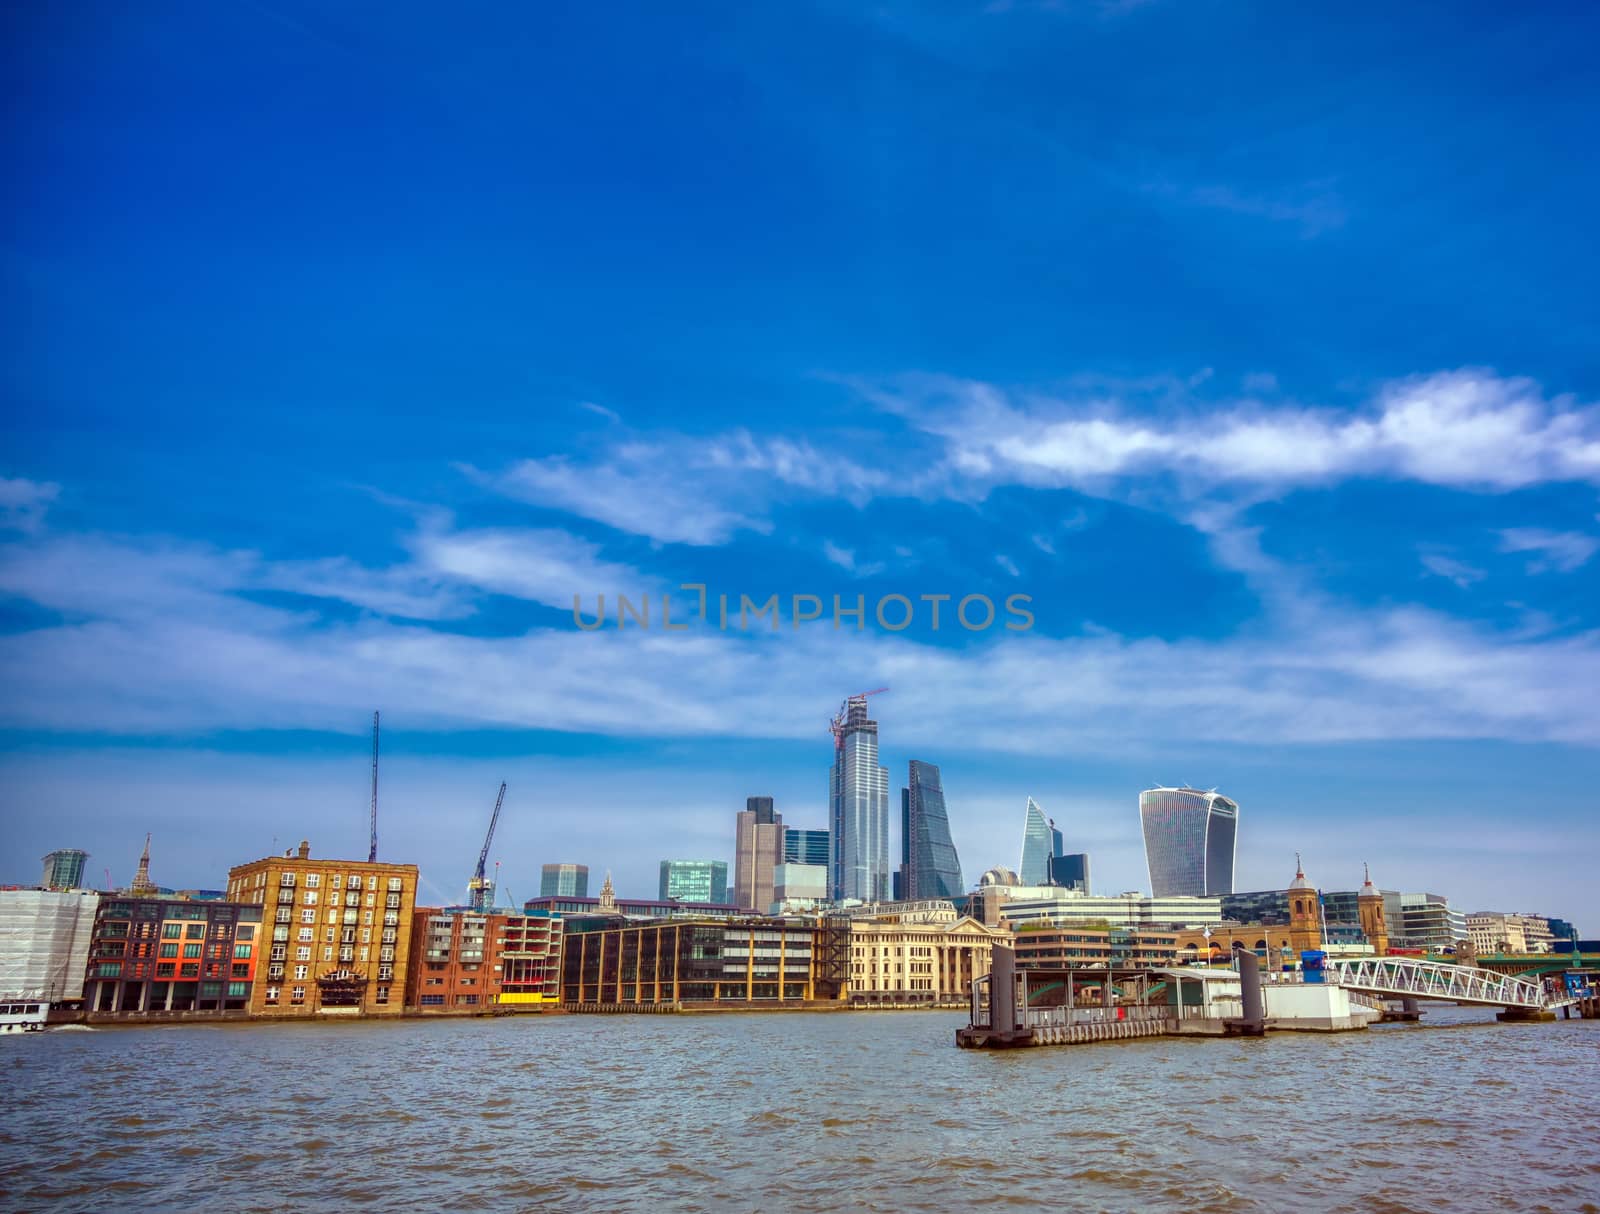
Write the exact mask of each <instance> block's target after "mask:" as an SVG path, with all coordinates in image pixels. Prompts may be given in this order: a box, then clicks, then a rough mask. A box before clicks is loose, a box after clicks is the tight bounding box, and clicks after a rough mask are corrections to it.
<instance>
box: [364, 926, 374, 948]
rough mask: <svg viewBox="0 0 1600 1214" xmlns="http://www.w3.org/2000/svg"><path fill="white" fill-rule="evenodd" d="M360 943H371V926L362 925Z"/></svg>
mask: <svg viewBox="0 0 1600 1214" xmlns="http://www.w3.org/2000/svg"><path fill="white" fill-rule="evenodd" d="M361 943H362V944H371V943H372V929H371V928H369V927H364V928H362V929H361Z"/></svg>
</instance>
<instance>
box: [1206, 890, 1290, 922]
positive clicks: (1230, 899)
mask: <svg viewBox="0 0 1600 1214" xmlns="http://www.w3.org/2000/svg"><path fill="white" fill-rule="evenodd" d="M1222 918H1223V919H1224V920H1225V921H1227V922H1231V923H1264V924H1267V925H1269V926H1271V925H1287V924H1288V922H1289V891H1288V890H1286V889H1258V890H1249V891H1247V892H1245V893H1241V894H1224V895H1223V897H1222Z"/></svg>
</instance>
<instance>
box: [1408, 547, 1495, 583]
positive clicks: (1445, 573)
mask: <svg viewBox="0 0 1600 1214" xmlns="http://www.w3.org/2000/svg"><path fill="white" fill-rule="evenodd" d="M1421 560H1422V565H1423V568H1425V569H1426V570H1427V571H1428V572H1429V573H1436V574H1438V575H1439V576H1440V577H1442V578H1447V579H1449V580H1450V581H1452V582H1454V583H1455V584H1456V585H1457V586H1459V587H1461V589H1463V590H1465V589H1466V588H1467V587H1468V586H1471V585H1473V584H1474V583H1475V582H1481V581H1483V579H1484V577H1485V576H1487V575H1486V574H1485V573H1484V572H1483V570H1482V569H1478V568H1476V567H1474V566H1472V565H1469V564H1467V563H1466V562H1465V561H1458V560H1456V559H1455V558H1454V557H1451V556H1445V555H1444V554H1442V553H1438V552H1424V553H1423V554H1422V556H1421Z"/></svg>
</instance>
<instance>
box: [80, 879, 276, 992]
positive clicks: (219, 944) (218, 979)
mask: <svg viewBox="0 0 1600 1214" xmlns="http://www.w3.org/2000/svg"><path fill="white" fill-rule="evenodd" d="M261 914H262V908H261V907H260V906H258V905H255V904H251V903H241V902H212V901H206V902H190V901H184V900H181V899H175V898H132V897H120V896H108V897H106V898H102V899H101V900H100V904H99V908H98V910H97V912H96V914H95V918H94V936H93V940H92V942H91V944H90V949H89V961H88V967H87V969H86V970H85V972H84V1004H83V1005H84V1010H85V1011H87V1012H88V1013H89V1016H90V1019H94V1018H96V1017H108V1018H115V1017H119V1016H127V1017H132V1016H153V1015H165V1014H170V1013H174V1012H179V1013H185V1014H192V1015H199V1014H204V1013H213V1014H219V1015H220V1014H223V1013H228V1012H232V1013H236V1014H238V1015H240V1016H244V1015H247V1014H248V1012H249V1007H250V992H251V990H252V989H253V987H254V984H255V978H256V972H257V970H258V968H259V964H258V963H259V961H260V956H261V950H262V945H263V941H262V930H261Z"/></svg>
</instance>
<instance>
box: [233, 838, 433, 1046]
mask: <svg viewBox="0 0 1600 1214" xmlns="http://www.w3.org/2000/svg"><path fill="white" fill-rule="evenodd" d="M228 900H229V901H230V902H248V903H252V904H254V905H256V906H260V907H263V908H265V909H264V912H263V915H262V925H263V930H264V931H267V932H270V938H269V941H268V953H267V958H266V961H267V964H266V966H265V967H261V966H257V968H256V980H255V985H254V988H253V989H252V991H251V995H250V1011H251V1013H252V1014H253V1015H257V1016H280V1017H307V1016H309V1017H315V1016H398V1015H400V1014H401V1012H402V1011H403V1010H404V1006H405V991H406V973H407V968H408V966H409V964H410V957H411V930H412V926H413V919H414V914H413V912H414V910H415V908H416V900H417V866H416V865H415V864H386V863H381V862H377V863H375V862H371V861H366V860H314V859H312V858H311V844H310V843H308V842H306V841H305V840H301V842H300V847H299V849H298V850H290V851H287V852H285V853H284V854H283V855H281V856H268V857H266V858H265V859H261V860H253V861H251V862H250V863H248V864H240V865H237V866H236V867H234V868H231V869H229V870H228Z"/></svg>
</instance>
